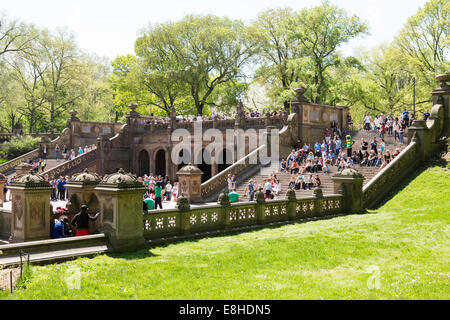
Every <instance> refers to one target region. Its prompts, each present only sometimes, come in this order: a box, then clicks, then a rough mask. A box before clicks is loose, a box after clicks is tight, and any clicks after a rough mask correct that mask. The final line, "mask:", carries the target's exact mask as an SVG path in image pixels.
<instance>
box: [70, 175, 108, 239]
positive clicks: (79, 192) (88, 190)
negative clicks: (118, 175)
mask: <svg viewBox="0 0 450 320" xmlns="http://www.w3.org/2000/svg"><path fill="white" fill-rule="evenodd" d="M99 183H100V178H99V176H98V175H97V174H96V173H93V172H89V171H88V170H87V169H85V170H84V172H82V173H77V174H75V175H74V176H73V177H72V179H70V181H69V182H68V183H67V184H66V189H67V192H68V194H69V195H70V198H69V201H68V202H67V205H66V206H67V208H68V209H69V212H68V213H78V212H79V211H80V209H81V206H82V205H87V206H88V207H89V211H88V213H97V212H99V211H100V203H99V201H98V197H97V195H96V192H95V187H96V186H97V185H98V184H99ZM101 218H102V217H101V216H100V218H99V219H97V220H96V221H95V222H92V221H91V222H90V223H89V233H90V234H93V233H95V232H96V231H101V229H102V219H101Z"/></svg>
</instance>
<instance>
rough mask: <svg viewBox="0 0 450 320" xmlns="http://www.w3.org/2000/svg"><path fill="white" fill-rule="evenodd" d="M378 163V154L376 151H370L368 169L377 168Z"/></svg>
mask: <svg viewBox="0 0 450 320" xmlns="http://www.w3.org/2000/svg"><path fill="white" fill-rule="evenodd" d="M376 161H377V154H376V153H375V151H374V150H370V154H369V158H368V161H367V166H368V167H373V166H375V164H376Z"/></svg>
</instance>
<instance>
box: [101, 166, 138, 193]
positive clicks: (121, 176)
mask: <svg viewBox="0 0 450 320" xmlns="http://www.w3.org/2000/svg"><path fill="white" fill-rule="evenodd" d="M99 186H102V187H114V188H120V189H129V188H143V187H144V186H143V185H142V183H141V182H139V181H138V180H137V179H136V177H135V176H134V175H133V174H131V173H125V171H124V170H123V169H122V168H120V169H119V170H118V171H117V172H116V173H113V174H110V175H107V176H106V177H104V178H103V180H102V181H101V182H100V185H99Z"/></svg>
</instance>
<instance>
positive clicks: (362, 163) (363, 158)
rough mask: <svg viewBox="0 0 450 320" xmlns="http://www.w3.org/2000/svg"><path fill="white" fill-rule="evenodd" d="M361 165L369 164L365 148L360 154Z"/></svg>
mask: <svg viewBox="0 0 450 320" xmlns="http://www.w3.org/2000/svg"><path fill="white" fill-rule="evenodd" d="M360 164H361V165H366V166H367V165H368V164H369V152H368V151H367V150H366V151H364V153H363V155H362V161H361V163H360Z"/></svg>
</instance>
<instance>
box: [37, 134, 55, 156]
mask: <svg viewBox="0 0 450 320" xmlns="http://www.w3.org/2000/svg"><path fill="white" fill-rule="evenodd" d="M50 146H51V141H50V139H49V138H48V137H42V138H41V141H40V142H39V156H40V157H41V158H43V155H44V151H45V152H46V153H45V159H46V160H47V159H49V158H51V156H52V155H53V152H52V153H51V151H52V150H50Z"/></svg>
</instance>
